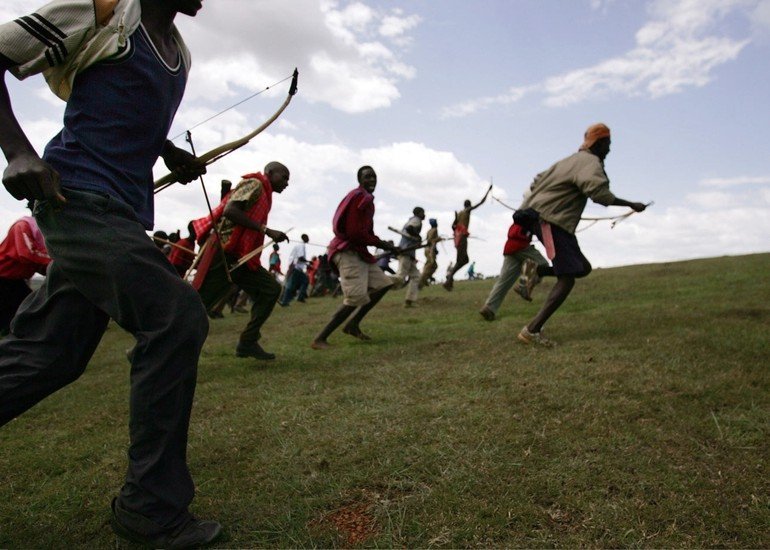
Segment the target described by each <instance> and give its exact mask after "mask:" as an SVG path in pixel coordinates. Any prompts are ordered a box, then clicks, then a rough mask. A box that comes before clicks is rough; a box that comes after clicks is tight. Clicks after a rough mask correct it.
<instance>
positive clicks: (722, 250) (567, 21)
mask: <svg viewBox="0 0 770 550" xmlns="http://www.w3.org/2000/svg"><path fill="white" fill-rule="evenodd" d="M34 5H35V4H34V2H30V1H29V0H5V1H4V2H3V3H2V7H0V19H2V20H3V21H5V20H8V19H11V18H13V17H16V16H18V15H21V14H23V13H26V12H27V11H28V10H29V7H30V6H34ZM177 23H178V25H179V27H180V29H181V30H182V32H183V34H184V36H185V37H186V40H187V42H188V45H189V46H190V49H191V50H192V53H193V70H192V75H191V80H190V82H189V85H188V90H187V95H186V97H185V100H184V102H183V104H182V106H181V108H180V110H179V113H178V115H177V118H176V122H175V126H174V128H173V129H172V135H176V134H179V133H180V132H183V131H184V130H185V129H187V128H189V127H191V126H193V125H194V124H196V123H198V122H200V121H202V120H204V119H206V118H208V117H209V116H211V115H212V114H214V113H217V112H219V111H220V110H222V109H224V108H226V107H228V106H230V105H232V104H234V103H236V102H238V101H240V100H241V99H243V98H245V97H248V96H250V95H251V94H254V93H255V92H257V91H259V90H261V89H263V88H265V87H266V86H268V85H271V84H274V83H276V82H278V81H280V80H282V79H283V78H285V77H287V76H289V75H290V74H291V72H292V70H293V69H294V67H295V66H296V67H298V68H299V72H300V83H299V94H298V95H297V97H296V98H295V99H294V101H293V102H292V104H291V105H290V106H289V108H288V109H287V110H286V111H285V112H284V114H283V115H282V117H281V119H280V120H279V121H278V122H276V123H275V124H274V125H273V126H272V127H270V129H269V130H267V131H266V132H264V133H263V134H261V135H260V136H259V137H258V138H256V139H255V140H254V141H253V142H252V143H251V144H249V145H248V146H246V147H244V148H243V149H242V150H240V151H238V152H236V153H234V154H232V155H230V156H228V157H226V158H225V159H223V160H221V161H219V162H218V163H216V164H214V165H212V166H210V167H209V173H208V175H207V176H206V178H205V180H206V184H207V187H208V189H209V191H210V193H211V194H212V195H218V189H219V182H220V180H221V179H223V178H227V179H231V180H237V179H238V177H239V175H241V174H244V173H247V172H252V171H255V170H259V169H261V167H263V166H264V164H265V163H266V162H268V161H270V160H280V161H282V162H284V163H285V164H287V165H288V166H289V168H290V169H291V172H292V177H291V183H290V187H289V188H288V189H287V190H286V191H285V192H284V193H283V194H282V195H276V196H275V197H274V201H273V212H272V215H271V220H270V226H271V227H273V228H278V229H284V230H285V229H288V228H290V227H293V228H295V229H294V231H293V232H292V233H291V235H292V236H294V237H297V236H298V235H299V234H300V233H302V232H306V233H308V234H309V235H310V239H311V242H313V243H322V244H325V243H327V242H328V240H329V239H330V237H331V228H330V225H331V218H332V215H333V212H334V208H335V207H336V205H337V203H338V202H339V200H340V199H341V198H342V196H344V194H345V193H346V192H347V191H348V190H350V189H351V188H353V187H354V186H355V185H356V182H355V172H356V170H357V168H358V167H359V166H361V165H362V164H371V165H372V166H374V168H375V169H376V170H377V172H378V174H379V185H378V188H377V191H376V193H375V196H376V205H377V214H376V217H375V229H376V231H377V233H378V234H379V235H380V237H383V238H385V237H395V238H397V237H396V236H395V235H393V234H392V233H390V232H389V231H388V229H387V226H389V225H394V226H399V227H400V226H401V225H403V223H404V222H406V220H407V218H408V217H409V216H410V214H411V210H412V208H413V207H414V206H418V205H419V206H422V207H424V208H425V210H426V212H427V215H428V217H435V218H437V219H438V221H439V229H440V231H441V232H442V233H444V234H449V232H450V224H451V221H452V218H453V211H454V210H457V209H459V208H461V207H462V203H463V200H465V199H466V198H467V199H470V200H472V201H473V202H476V201H477V200H478V199H479V198H480V197H481V196H482V194H483V193H484V190H485V188H486V187H487V186H488V185H489V182H490V181H492V182H493V183H494V191H493V194H494V196H495V197H497V198H498V199H500V200H501V201H503V202H504V203H506V204H509V205H513V206H517V205H518V204H519V202H520V199H521V195H522V193H523V192H524V191H525V189H526V188H527V186H528V185H529V184H530V183H531V181H532V179H533V177H534V176H535V175H536V174H537V173H538V172H540V171H542V170H544V169H546V168H547V167H548V166H550V165H551V164H552V163H553V162H555V161H557V160H559V159H561V158H563V157H565V156H567V155H569V154H571V153H572V152H574V151H575V150H576V149H577V147H578V146H579V144H580V142H581V141H582V134H583V131H584V130H585V128H586V127H587V126H588V125H589V124H592V123H594V122H598V121H602V122H605V123H606V124H608V125H609V126H610V128H611V129H612V131H613V144H612V153H611V154H610V156H609V157H608V159H607V163H606V168H607V172H608V174H609V176H610V179H611V186H612V189H613V191H614V192H615V194H616V195H618V196H620V197H623V198H625V199H628V200H633V201H644V202H650V201H654V203H655V204H654V206H652V207H651V208H650V209H648V211H647V212H645V213H643V214H639V215H634V216H632V217H630V218H628V219H626V220H625V221H623V222H622V223H620V224H618V225H617V226H616V227H615V228H611V227H610V224H609V222H599V223H597V224H596V225H593V226H592V227H590V228H587V229H586V230H585V231H583V232H581V233H580V234H579V238H580V241H581V246H582V248H583V250H584V252H585V253H586V255H587V256H588V258H589V259H590V260H591V261H592V262H593V264H594V265H595V266H598V267H608V266H615V265H627V264H634V263H648V262H659V261H669V260H680V259H688V258H698V257H709V256H720V255H726V254H729V255H733V254H743V253H749V252H767V251H769V250H770V238H769V237H768V236H769V235H770V160H769V159H770V155H769V154H768V153H770V150H769V149H770V146H769V145H768V144H770V107H768V103H769V101H768V100H770V0H663V1H658V0H650V1H642V0H474V1H473V2H471V1H468V0H464V1H462V0H441V1H437V0H408V1H407V0H404V1H398V0H394V1H369V0H367V1H360V2H346V1H333V0H291V1H288V2H287V1H283V0H281V1H279V0H259V1H257V0H205V1H204V8H203V10H202V11H201V12H200V13H199V14H198V17H196V18H195V19H191V18H187V17H184V16H179V18H178V20H177ZM7 81H8V83H9V87H10V88H11V94H12V98H13V100H14V108H15V110H16V113H17V115H18V117H19V119H20V121H21V123H22V126H23V127H24V128H25V129H26V130H27V132H28V134H29V135H30V138H31V139H32V141H33V143H34V144H35V146H36V147H37V148H38V149H39V150H40V151H42V148H43V146H44V144H45V142H46V141H47V140H48V139H50V137H51V136H52V135H53V134H54V133H55V132H56V131H58V128H59V126H60V121H61V114H62V111H63V107H62V103H61V102H60V101H59V100H57V99H55V98H53V96H52V95H51V94H50V93H49V92H48V91H47V88H45V86H44V83H43V81H42V79H41V78H40V77H35V78H31V79H28V80H27V81H24V82H21V83H18V82H16V81H15V80H14V79H13V78H12V77H9V78H8V79H7ZM287 89H288V82H283V83H282V84H280V85H277V86H275V87H273V88H271V89H270V90H269V91H267V92H265V93H262V94H260V95H258V96H256V97H254V98H253V99H251V100H249V101H247V102H245V103H243V104H241V105H239V106H238V107H236V108H234V109H232V110H229V111H227V112H226V113H225V114H224V115H222V116H219V117H217V118H215V119H213V120H212V121H210V122H208V123H206V124H204V125H202V126H200V127H197V128H195V129H194V130H193V137H194V140H195V142H196V148H197V150H198V151H199V152H202V151H205V150H208V149H210V148H212V147H214V146H216V145H218V144H220V143H222V142H224V141H228V140H231V139H234V138H235V137H238V136H240V135H242V134H245V133H247V132H248V131H249V130H250V129H252V128H255V127H256V126H258V125H259V124H260V123H261V122H262V121H263V120H264V119H266V118H267V117H268V116H270V114H272V112H274V111H275V109H276V108H277V107H278V106H279V105H280V103H281V102H282V101H283V98H284V96H285V93H286V91H287ZM177 143H178V144H179V145H180V146H183V145H184V140H183V139H179V140H177ZM164 173H165V171H164V170H163V166H162V163H159V164H158V166H156V175H157V176H158V177H160V176H162V175H164ZM156 210H157V212H156V225H157V228H158V229H163V230H166V231H171V230H175V229H177V228H184V227H185V226H186V224H187V221H188V220H189V219H191V218H195V217H200V216H202V215H203V214H204V213H205V210H206V206H205V200H204V198H203V194H202V193H201V190H200V186H199V185H194V184H191V185H190V186H188V187H183V186H181V185H177V186H174V187H172V188H170V189H168V190H166V191H163V192H162V193H160V194H159V195H157V202H156ZM624 212H625V209H623V208H617V207H616V208H603V207H600V206H597V205H591V206H589V208H588V209H587V210H586V216H608V215H618V214H622V213H624ZM23 213H24V211H23V209H22V208H21V204H20V203H17V202H16V201H14V200H13V199H12V198H11V197H10V195H8V194H7V193H6V194H2V195H0V232H2V233H5V230H6V229H7V227H8V226H9V225H10V224H11V223H12V221H13V220H14V219H16V218H17V217H19V216H20V215H22V214H23ZM510 215H511V212H510V211H509V210H506V208H505V207H504V206H502V205H501V204H500V203H498V202H496V201H494V200H492V199H490V200H489V201H488V202H487V203H486V204H484V205H483V206H482V207H480V208H479V209H478V210H476V211H475V212H474V214H473V217H472V220H471V226H470V231H471V234H472V236H473V237H474V238H473V239H472V240H471V241H470V256H471V259H472V260H475V261H476V267H477V270H478V271H481V272H483V273H485V274H494V273H497V272H498V270H499V268H500V265H501V263H502V258H501V254H502V246H503V242H504V239H505V233H506V230H507V228H508V226H509V224H510ZM581 227H582V226H581ZM320 250H321V249H320V248H318V249H313V251H314V252H317V251H320ZM453 255H454V249H453V247H452V245H451V244H448V243H447V244H446V245H445V247H444V249H443V250H440V257H439V265H440V271H439V273H442V274H443V271H444V268H445V266H446V264H447V263H448V262H449V261H450V259H451V258H453Z"/></svg>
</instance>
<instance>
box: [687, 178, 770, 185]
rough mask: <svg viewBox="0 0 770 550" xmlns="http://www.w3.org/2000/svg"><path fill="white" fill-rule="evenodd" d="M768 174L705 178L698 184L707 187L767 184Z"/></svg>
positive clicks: (768, 182)
mask: <svg viewBox="0 0 770 550" xmlns="http://www.w3.org/2000/svg"><path fill="white" fill-rule="evenodd" d="M769 184H770V176H736V177H732V178H706V179H703V180H701V181H700V182H699V185H705V186H707V187H734V186H738V185H769Z"/></svg>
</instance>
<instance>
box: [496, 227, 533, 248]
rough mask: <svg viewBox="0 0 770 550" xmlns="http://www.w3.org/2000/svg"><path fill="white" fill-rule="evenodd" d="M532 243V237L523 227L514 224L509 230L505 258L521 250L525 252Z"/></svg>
mask: <svg viewBox="0 0 770 550" xmlns="http://www.w3.org/2000/svg"><path fill="white" fill-rule="evenodd" d="M531 242H532V235H530V234H529V233H527V232H526V231H525V230H524V228H523V227H522V226H520V225H518V224H515V223H514V224H512V225H511V227H509V228H508V240H507V241H505V247H504V248H503V256H510V255H511V254H514V253H516V252H518V251H519V250H524V249H525V248H527V247H528V246H529V244H530V243H531Z"/></svg>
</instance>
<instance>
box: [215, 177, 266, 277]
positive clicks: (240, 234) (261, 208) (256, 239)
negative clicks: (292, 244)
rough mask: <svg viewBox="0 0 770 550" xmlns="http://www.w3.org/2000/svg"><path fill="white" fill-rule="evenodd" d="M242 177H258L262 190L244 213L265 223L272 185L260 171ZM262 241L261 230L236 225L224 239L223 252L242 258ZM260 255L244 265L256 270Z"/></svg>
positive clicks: (260, 244) (259, 263)
mask: <svg viewBox="0 0 770 550" xmlns="http://www.w3.org/2000/svg"><path fill="white" fill-rule="evenodd" d="M243 179H244V180H245V179H258V180H259V181H260V182H262V192H261V193H260V194H259V198H257V202H255V203H254V205H253V206H252V207H251V208H249V210H248V212H246V215H247V216H248V217H249V219H250V220H252V221H254V222H257V223H261V224H265V225H267V216H268V214H269V213H270V208H271V207H272V206H273V187H272V185H270V180H269V179H267V176H265V175H264V174H262V173H261V172H257V173H256V174H246V175H245V176H243ZM236 190H237V187H236ZM264 242H265V234H264V233H262V232H261V231H255V230H253V229H247V228H246V227H243V226H241V225H236V226H235V229H233V233H232V235H230V238H229V239H227V240H226V243H225V252H227V253H228V254H232V255H234V256H235V257H236V258H242V257H243V256H245V255H246V254H248V253H249V252H251V251H252V250H255V249H257V248H259V247H260V246H262V245H263V244H264ZM261 256H262V254H261V253H260V254H257V255H256V256H254V257H253V258H251V259H250V260H249V261H248V262H247V263H246V266H247V267H248V268H249V269H251V270H252V271H256V270H257V269H258V268H259V267H261V265H262V263H261V262H260V257H261Z"/></svg>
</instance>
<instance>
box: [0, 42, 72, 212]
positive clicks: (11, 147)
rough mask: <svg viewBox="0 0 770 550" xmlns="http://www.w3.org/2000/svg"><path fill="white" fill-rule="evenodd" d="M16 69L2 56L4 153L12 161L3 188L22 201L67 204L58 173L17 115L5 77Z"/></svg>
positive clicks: (0, 90) (0, 115) (0, 91)
mask: <svg viewBox="0 0 770 550" xmlns="http://www.w3.org/2000/svg"><path fill="white" fill-rule="evenodd" d="M14 65H15V63H14V62H13V61H11V60H10V59H8V58H7V57H5V56H3V55H0V149H2V151H3V154H4V155H5V158H6V160H7V161H8V166H7V167H6V169H5V172H4V173H3V185H5V188H6V189H7V190H8V192H9V193H10V194H11V195H13V197H14V198H15V199H18V200H25V199H26V200H30V199H50V200H54V201H56V202H58V203H64V202H66V199H65V198H64V197H63V196H62V194H61V188H60V186H59V174H58V172H56V170H54V169H53V168H52V167H51V166H50V165H49V164H48V163H47V162H45V161H44V160H43V159H41V158H40V155H38V154H37V152H36V151H35V149H34V147H32V144H31V143H30V141H29V138H28V137H27V135H26V134H25V133H24V130H22V128H21V126H20V125H19V122H18V120H16V115H15V114H14V112H13V107H12V106H11V98H10V95H9V93H8V86H7V85H6V83H5V76H6V73H7V72H8V69H9V68H11V67H13V66H14Z"/></svg>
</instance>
